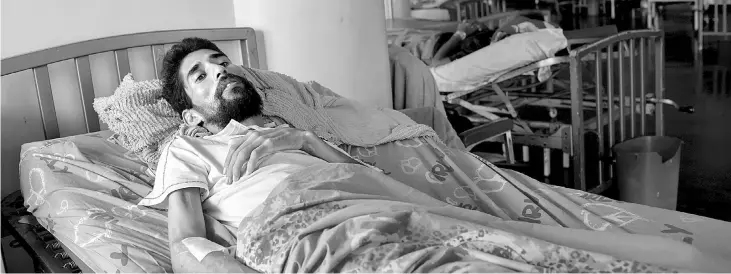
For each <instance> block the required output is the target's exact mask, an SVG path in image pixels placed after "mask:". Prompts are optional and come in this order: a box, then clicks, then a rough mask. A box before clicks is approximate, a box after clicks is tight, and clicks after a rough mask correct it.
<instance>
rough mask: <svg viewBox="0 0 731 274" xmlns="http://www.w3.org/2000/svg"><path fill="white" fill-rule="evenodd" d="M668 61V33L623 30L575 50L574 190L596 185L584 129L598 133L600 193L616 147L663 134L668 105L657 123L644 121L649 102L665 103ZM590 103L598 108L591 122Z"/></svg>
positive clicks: (572, 66) (572, 68)
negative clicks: (587, 82)
mask: <svg viewBox="0 0 731 274" xmlns="http://www.w3.org/2000/svg"><path fill="white" fill-rule="evenodd" d="M615 52H616V53H617V54H616V55H615V54H614V53H615ZM602 56H604V57H605V58H602ZM664 60H665V59H664V35H663V32H662V31H657V30H637V31H627V32H622V33H620V34H618V35H615V36H612V37H608V38H605V39H602V40H600V41H597V42H595V43H592V44H588V45H584V46H582V47H579V48H578V49H575V50H572V51H571V52H570V71H571V76H570V82H571V83H570V86H571V139H572V142H571V143H572V150H571V151H572V156H573V173H574V183H575V185H574V187H575V188H577V189H587V182H588V181H594V180H593V178H588V177H587V172H586V170H587V153H589V151H587V150H585V145H586V143H585V134H584V132H585V131H587V130H589V129H590V128H593V130H591V131H593V133H594V134H595V135H596V145H597V148H598V149H597V155H595V156H596V159H598V160H597V163H596V171H597V172H596V173H597V177H598V178H596V179H598V182H600V183H599V185H598V186H597V187H596V188H593V190H592V192H595V193H596V192H601V191H603V190H604V189H606V188H607V187H608V186H609V185H610V182H611V179H612V160H611V159H612V154H611V148H612V147H613V146H614V145H615V144H617V143H620V142H622V141H624V140H627V139H630V138H633V137H637V136H642V135H663V134H664V117H663V104H655V105H654V108H655V109H654V115H655V121H654V122H653V123H650V121H648V119H647V118H646V117H645V115H646V113H647V112H648V109H646V108H647V103H648V100H656V101H662V99H664V86H663V69H664V66H665V62H664ZM587 72H588V74H589V75H585V74H586V73H587ZM653 74H654V75H653ZM586 76H589V77H590V78H593V79H594V82H595V85H594V88H593V89H594V90H593V91H592V90H586V89H585V88H584V85H583V83H582V82H583V79H586ZM592 92H593V94H591V93H592ZM587 93H589V94H587ZM585 101H591V102H593V103H594V105H595V109H594V112H595V114H596V116H595V117H594V118H592V119H589V120H585V119H584V111H585V107H584V104H583V102H585ZM605 107H606V113H605ZM592 123H593V124H595V125H593V126H592ZM582 152H585V153H582Z"/></svg>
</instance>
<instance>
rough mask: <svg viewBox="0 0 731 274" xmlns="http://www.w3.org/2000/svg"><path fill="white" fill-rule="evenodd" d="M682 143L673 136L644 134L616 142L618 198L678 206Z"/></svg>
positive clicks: (638, 202) (670, 206) (673, 207)
mask: <svg viewBox="0 0 731 274" xmlns="http://www.w3.org/2000/svg"><path fill="white" fill-rule="evenodd" d="M682 144H683V141H681V140H680V139H678V138H674V137H667V136H643V137H637V138H633V139H629V140H626V141H624V142H621V143H619V144H617V145H615V146H614V147H613V148H612V149H613V151H614V155H615V157H616V161H617V162H616V167H617V185H618V186H619V199H620V200H622V201H625V202H630V203H636V204H643V205H648V206H653V207H659V208H665V209H670V210H675V209H676V206H677V202H678V173H679V172H680V148H681V146H682Z"/></svg>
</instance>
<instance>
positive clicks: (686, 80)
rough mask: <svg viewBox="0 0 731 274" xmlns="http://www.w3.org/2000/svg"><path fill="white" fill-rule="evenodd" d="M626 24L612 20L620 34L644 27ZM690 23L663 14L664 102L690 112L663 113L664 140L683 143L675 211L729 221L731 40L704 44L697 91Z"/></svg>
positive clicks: (675, 13) (679, 14)
mask: <svg viewBox="0 0 731 274" xmlns="http://www.w3.org/2000/svg"><path fill="white" fill-rule="evenodd" d="M626 19H627V18H623V19H622V20H618V21H615V22H617V25H618V27H619V28H620V30H623V29H631V28H642V27H644V25H643V24H642V22H641V21H639V20H638V21H632V20H626ZM568 20H570V18H569V19H568ZM575 21H578V22H579V23H578V25H579V26H581V25H589V26H591V25H597V24H605V23H607V22H606V20H604V19H598V18H592V19H588V18H584V19H581V20H575ZM691 22H692V18H691V14H690V10H689V7H683V6H677V7H671V8H669V9H668V10H667V12H666V17H665V20H664V25H663V29H664V31H665V33H666V43H665V45H666V69H665V72H666V75H665V87H666V90H665V92H666V97H667V98H670V99H672V100H675V101H676V102H678V103H679V104H681V105H693V106H695V109H696V112H695V113H694V114H690V115H689V114H683V113H678V112H676V111H672V110H667V108H666V111H665V114H666V117H667V118H666V133H667V135H670V136H675V137H678V138H680V139H682V140H683V142H684V145H683V148H682V151H681V168H680V182H679V196H678V210H680V211H684V212H688V213H694V214H698V215H703V216H708V217H712V218H716V219H721V220H726V221H731V80H730V79H729V77H731V38H729V39H727V40H726V41H722V42H712V43H706V44H705V45H704V48H705V50H704V52H703V60H704V65H703V68H704V72H703V78H704V79H703V88H702V89H700V90H699V89H698V88H697V86H698V85H696V83H697V82H696V81H697V80H698V78H699V77H698V76H697V75H698V73H696V70H695V69H694V67H693V60H694V59H693V57H694V52H693V47H692V45H693V38H692V37H693V36H692V32H691V31H692V25H691ZM562 25H564V27H567V25H568V27H571V25H576V23H574V24H571V22H568V23H567V22H562Z"/></svg>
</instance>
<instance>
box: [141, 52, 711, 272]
mask: <svg viewBox="0 0 731 274" xmlns="http://www.w3.org/2000/svg"><path fill="white" fill-rule="evenodd" d="M252 73H254V74H252ZM257 73H259V74H257ZM163 75H164V85H165V88H164V97H165V99H166V100H167V101H168V102H169V103H170V104H171V105H172V107H173V108H174V109H175V110H177V111H178V112H179V113H181V115H182V117H183V120H184V121H185V123H186V124H188V125H191V126H201V127H203V128H205V129H207V130H208V131H209V132H210V133H211V135H209V136H206V137H202V138H196V137H186V136H178V137H175V139H174V140H173V141H172V142H169V143H168V144H166V146H165V148H164V149H163V151H162V155H161V157H160V160H159V163H158V168H157V171H156V178H155V184H154V188H153V190H152V192H151V193H149V194H148V195H147V196H146V197H145V198H144V199H143V200H142V201H141V202H140V204H141V205H147V206H160V207H167V210H168V211H167V213H168V219H169V235H168V237H169V240H170V250H171V259H172V265H173V269H174V270H175V271H178V272H180V271H186V272H209V271H211V272H244V271H247V272H248V271H252V270H253V269H255V270H257V271H262V272H263V271H266V272H297V271H304V272H311V271H314V272H340V271H368V272H386V271H395V272H411V271H413V272H427V271H436V272H446V271H452V270H461V271H468V272H469V271H472V272H489V271H501V272H505V271H543V270H556V271H569V270H584V271H600V270H614V271H618V270H617V267H618V266H620V265H621V266H624V267H625V268H622V269H621V270H622V271H628V272H629V271H632V272H636V271H637V270H647V271H666V270H667V269H665V268H660V267H657V266H653V265H650V264H647V263H642V262H640V261H643V260H640V261H627V260H626V259H645V261H647V262H650V263H657V262H660V263H664V264H665V265H666V266H668V265H669V266H671V267H678V266H679V265H678V262H677V261H675V260H673V261H670V262H666V261H663V260H662V259H658V258H657V256H656V257H652V256H650V257H642V256H643V253H642V252H635V253H638V254H632V255H626V256H629V257H624V259H619V258H615V257H612V256H608V255H603V254H602V255H598V254H596V253H592V252H589V251H585V250H593V251H594V252H596V251H597V250H598V251H602V252H607V253H609V254H612V255H614V256H618V255H621V254H629V253H627V252H632V250H634V249H635V248H636V246H633V243H636V242H638V241H640V242H642V241H644V242H643V243H647V242H652V241H654V242H660V243H658V244H657V245H658V246H661V247H662V248H661V249H660V251H662V250H663V249H665V250H674V252H677V251H678V250H682V249H683V248H684V247H682V246H679V245H682V243H678V244H676V243H675V242H669V241H665V242H664V241H660V240H657V239H644V238H642V237H641V236H638V237H635V236H633V235H629V236H622V237H624V238H621V239H618V238H617V237H618V236H617V235H613V234H608V235H604V236H605V237H604V238H602V237H597V235H595V234H592V232H590V231H583V230H572V231H571V232H570V233H567V232H568V231H566V230H555V229H561V228H560V227H556V228H555V229H554V228H552V227H554V226H557V225H558V223H559V222H562V221H566V220H559V219H560V216H559V217H555V216H548V215H549V214H544V215H543V217H541V216H542V215H541V214H537V215H536V214H533V215H534V216H532V217H531V218H532V219H526V220H525V221H523V220H522V219H521V218H522V217H517V219H518V220H521V222H520V223H519V224H518V223H514V222H509V220H511V219H516V217H515V216H514V214H515V212H516V211H511V209H510V207H512V206H510V205H508V204H505V205H502V203H505V202H506V201H501V197H502V200H505V199H506V198H507V196H506V195H513V194H510V193H515V194H514V195H522V193H526V192H531V193H533V192H532V189H530V188H526V187H529V186H530V185H531V184H533V186H538V185H540V183H537V182H534V181H526V180H527V179H526V178H525V177H519V179H516V178H515V177H512V176H510V175H508V174H504V173H502V172H501V171H499V170H495V169H494V168H493V167H491V166H489V165H488V164H487V163H483V162H481V161H479V159H476V158H474V157H471V156H470V155H468V153H466V152H463V151H459V150H449V149H448V148H447V147H446V146H444V145H443V144H441V143H440V142H438V141H436V140H434V137H433V136H428V135H423V136H422V135H419V136H418V137H413V138H402V139H396V141H394V142H389V143H386V144H383V145H379V146H376V147H372V148H370V149H371V150H366V151H365V152H367V153H366V154H368V156H374V155H375V154H376V153H375V151H378V153H380V154H381V156H382V158H375V159H378V161H382V162H381V164H380V165H381V166H382V167H383V166H387V167H388V166H389V165H398V164H397V163H399V162H398V161H400V163H401V168H394V169H391V172H385V171H383V170H378V169H376V168H373V167H370V166H369V165H368V164H365V163H363V162H361V161H358V160H356V159H354V158H353V157H351V156H350V155H348V153H346V152H344V151H342V150H340V149H339V148H337V147H336V146H334V145H331V144H330V143H328V142H325V141H323V140H322V139H321V138H320V137H319V136H317V135H315V134H314V133H313V132H310V131H305V130H301V129H296V128H292V127H287V123H285V121H284V119H281V118H279V117H275V116H270V115H262V113H264V112H265V111H263V109H267V108H269V107H271V106H270V104H273V103H272V102H269V103H267V102H266V101H267V100H271V98H273V97H272V96H274V95H273V94H274V93H276V92H278V91H276V90H275V89H269V90H264V88H263V86H261V85H260V84H257V83H260V82H261V80H262V79H260V78H261V77H266V75H265V74H263V72H252V71H250V69H246V68H242V67H240V66H235V65H232V64H231V61H230V60H229V59H228V57H226V56H225V55H223V54H222V53H221V51H220V50H219V49H218V48H217V47H216V46H215V45H214V44H212V43H210V42H209V41H206V40H202V39H186V40H184V41H183V42H182V43H181V44H178V45H175V46H174V47H173V48H172V49H171V50H170V51H169V52H168V53H167V54H166V56H165V60H164V68H163ZM242 76H246V77H242ZM256 77H259V79H257V78H256ZM284 98H286V97H279V99H282V100H284ZM333 104H335V105H337V103H335V102H334V101H332V100H331V101H330V102H329V103H327V105H328V106H331V105H333ZM262 106H263V108H262ZM292 106H294V104H292ZM292 111H295V107H293V108H292ZM344 113H345V112H344ZM331 118H332V117H331ZM289 119H291V120H294V119H296V117H290V118H289ZM333 119H334V118H333ZM366 120H368V119H366ZM396 129H398V127H396ZM394 131H398V130H394ZM389 152H392V154H388V153H389ZM404 156H405V157H408V158H406V160H400V159H403V158H399V157H404ZM389 159H395V160H396V164H390V163H388V161H389ZM427 164H428V166H427ZM423 168H426V170H424V169H423ZM401 171H403V172H401ZM474 172H477V173H474ZM387 173H389V174H388V175H387ZM475 174H476V175H475ZM516 175H517V174H516ZM472 176H477V178H475V179H472ZM506 180H507V181H506ZM521 180H523V181H521ZM520 183H522V184H525V185H523V186H517V184H520ZM460 184H461V185H460ZM516 187H518V188H520V189H518V188H516ZM536 190H538V189H536ZM541 190H544V191H549V190H548V189H541ZM498 192H501V193H498ZM508 192H510V193H508ZM458 193H461V194H459V195H458ZM463 194H464V195H463ZM495 194H498V195H497V196H489V195H495ZM532 195H536V197H537V193H533V194H532ZM516 197H518V198H517V199H519V200H521V201H522V200H523V198H522V197H525V196H516ZM493 199H494V200H493ZM535 199H538V198H535ZM508 200H510V201H512V200H516V199H513V198H511V199H508ZM510 201H507V203H510ZM563 206H569V205H563ZM465 208H467V209H465ZM469 209H474V210H469ZM578 210H581V208H580V207H579V208H578ZM204 212H206V213H207V214H209V215H211V216H212V217H214V218H216V219H218V220H219V221H221V222H222V223H224V224H228V225H231V226H233V227H238V231H237V241H238V242H237V245H236V247H235V248H236V256H230V255H228V254H225V253H224V252H223V251H221V247H220V246H216V245H215V244H213V243H211V242H209V241H207V239H205V237H206V228H205V222H204V219H203V213H204ZM517 212H520V209H518V211H517ZM577 212H578V211H577ZM523 213H525V209H523ZM534 213H537V212H535V211H534ZM524 216H525V214H524ZM536 222H537V223H544V224H549V226H541V229H540V230H536V227H535V225H534V224H533V223H536ZM552 222H553V223H552ZM568 225H571V224H570V223H568ZM568 225H567V224H562V226H568ZM523 233H525V234H527V235H532V236H531V237H529V236H524V235H523ZM536 233H537V234H536ZM546 235H550V236H546ZM536 236H540V237H544V238H545V237H548V238H550V240H551V241H556V242H559V243H562V244H564V245H565V246H559V245H555V244H552V243H550V242H547V241H543V240H540V239H538V238H534V237H536ZM600 238H601V239H600ZM602 240H605V241H602ZM597 241H600V242H597ZM566 245H570V246H572V247H569V246H566ZM211 246H213V247H211ZM515 248H519V249H521V250H522V251H521V252H522V253H523V255H520V256H519V257H514V255H515V254H512V253H511V252H510V251H509V250H511V249H515ZM579 248H582V249H579ZM686 248H687V247H686ZM506 252H507V253H506ZM526 254H528V256H526ZM661 258H663V257H662V256H661ZM658 260H659V261H658ZM554 261H555V262H558V261H561V262H562V263H561V264H556V263H555V262H554ZM242 262H243V263H245V264H246V265H247V266H248V267H251V268H253V269H250V268H248V267H247V266H244V265H243V264H242ZM681 263H682V262H681ZM704 263H705V262H704ZM681 265H682V264H681ZM704 266H706V267H713V266H714V265H713V264H710V263H706V264H704ZM711 269H712V268H711Z"/></svg>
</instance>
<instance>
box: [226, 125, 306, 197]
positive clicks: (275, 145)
mask: <svg viewBox="0 0 731 274" xmlns="http://www.w3.org/2000/svg"><path fill="white" fill-rule="evenodd" d="M311 135H313V134H312V133H310V132H308V131H304V130H300V129H296V128H274V129H263V130H261V131H251V132H249V133H248V134H246V136H244V137H240V138H236V139H233V140H231V142H232V144H231V147H232V149H231V150H229V152H228V155H227V156H226V160H225V161H224V162H223V165H224V167H225V168H224V173H225V175H226V178H228V183H229V184H231V183H232V182H235V181H237V180H238V179H239V178H241V176H243V175H244V174H247V173H250V172H252V171H253V170H254V168H255V165H256V164H257V163H258V161H259V160H260V159H261V157H263V156H266V155H267V154H269V153H272V152H277V151H282V150H290V149H293V150H301V149H304V148H305V145H306V143H307V142H308V141H309V140H311V139H312V137H311ZM244 165H246V169H244V168H243V167H244ZM244 171H245V172H244Z"/></svg>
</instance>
